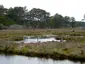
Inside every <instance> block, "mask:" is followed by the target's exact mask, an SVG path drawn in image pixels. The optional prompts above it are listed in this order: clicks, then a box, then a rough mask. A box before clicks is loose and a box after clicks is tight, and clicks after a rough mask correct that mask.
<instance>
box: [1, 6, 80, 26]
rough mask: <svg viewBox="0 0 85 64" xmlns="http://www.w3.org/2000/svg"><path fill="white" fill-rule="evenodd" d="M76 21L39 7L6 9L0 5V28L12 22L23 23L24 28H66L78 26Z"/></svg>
mask: <svg viewBox="0 0 85 64" xmlns="http://www.w3.org/2000/svg"><path fill="white" fill-rule="evenodd" d="M76 23H77V22H76V20H75V18H74V17H69V16H62V15H60V14H58V13H56V14H55V15H54V16H51V15H50V13H49V12H47V11H45V10H43V9H39V8H33V9H31V10H29V11H28V9H27V8H26V7H14V8H12V7H10V8H9V9H7V8H5V7H4V6H3V5H0V28H3V27H4V26H5V27H9V26H10V25H13V24H18V25H23V26H25V27H26V28H63V27H65V28H67V27H76V26H79V25H78V23H77V25H76Z"/></svg>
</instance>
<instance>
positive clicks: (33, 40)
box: [18, 37, 66, 43]
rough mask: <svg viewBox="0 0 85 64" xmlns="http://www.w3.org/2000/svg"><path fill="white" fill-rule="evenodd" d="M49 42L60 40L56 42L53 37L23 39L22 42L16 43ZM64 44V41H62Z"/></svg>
mask: <svg viewBox="0 0 85 64" xmlns="http://www.w3.org/2000/svg"><path fill="white" fill-rule="evenodd" d="M51 41H56V42H61V40H56V39H55V38H54V37H50V38H24V39H23V40H22V41H18V43H20V42H23V43H37V42H41V43H42V42H51ZM62 41H63V42H65V41H66V40H62Z"/></svg>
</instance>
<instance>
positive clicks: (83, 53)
mask: <svg viewBox="0 0 85 64" xmlns="http://www.w3.org/2000/svg"><path fill="white" fill-rule="evenodd" d="M70 30H71V29H52V30H47V29H37V30H2V31H0V52H2V53H5V54H20V55H26V56H38V57H45V58H53V59H71V60H85V30H79V29H76V30H75V32H71V31H70ZM45 34H46V35H47V34H53V35H57V37H59V38H63V39H65V40H67V42H64V43H62V42H61V43H58V42H44V43H30V44H29V43H28V44H26V43H16V42H13V41H12V40H22V38H23V36H28V35H33V36H36V35H45Z"/></svg>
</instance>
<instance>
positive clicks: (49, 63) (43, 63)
mask: <svg viewBox="0 0 85 64" xmlns="http://www.w3.org/2000/svg"><path fill="white" fill-rule="evenodd" d="M0 64H83V63H81V62H73V61H70V60H53V59H45V58H37V57H26V56H18V55H13V56H12V55H8V56H7V55H0Z"/></svg>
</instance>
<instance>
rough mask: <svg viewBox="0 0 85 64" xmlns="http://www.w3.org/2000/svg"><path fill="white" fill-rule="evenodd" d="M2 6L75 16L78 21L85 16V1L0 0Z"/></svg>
mask: <svg viewBox="0 0 85 64" xmlns="http://www.w3.org/2000/svg"><path fill="white" fill-rule="evenodd" d="M0 5H4V6H5V7H6V8H9V7H15V6H27V9H28V10H30V9H32V8H40V9H44V10H46V11H47V12H50V13H51V15H54V14H56V13H59V14H61V15H63V16H71V17H72V16H73V17H75V18H76V20H81V19H83V15H84V14H85V0H0Z"/></svg>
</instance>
